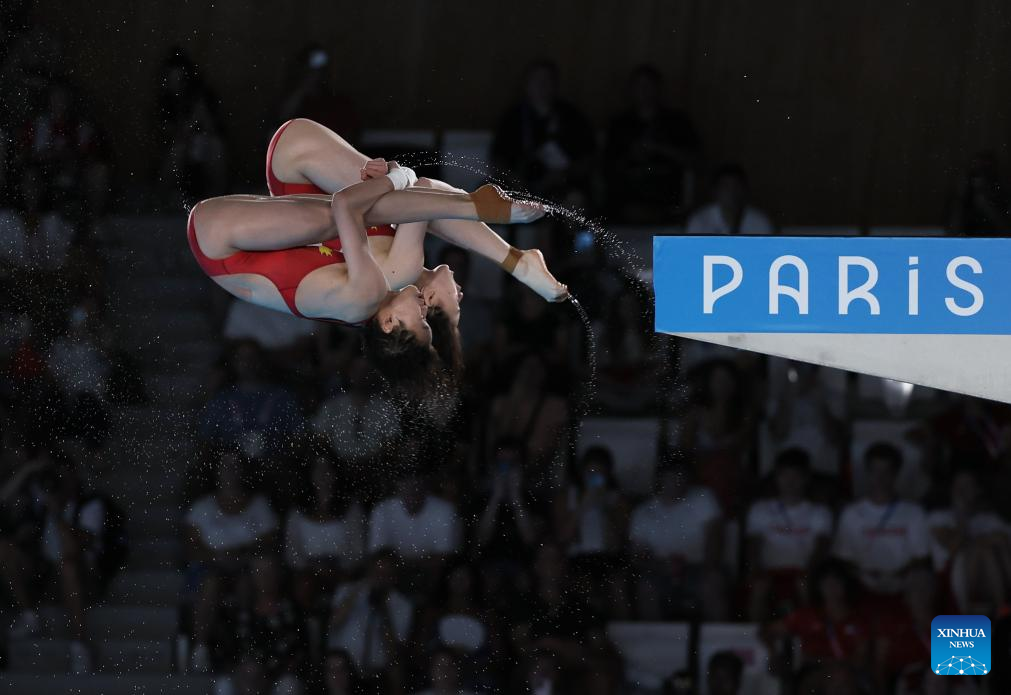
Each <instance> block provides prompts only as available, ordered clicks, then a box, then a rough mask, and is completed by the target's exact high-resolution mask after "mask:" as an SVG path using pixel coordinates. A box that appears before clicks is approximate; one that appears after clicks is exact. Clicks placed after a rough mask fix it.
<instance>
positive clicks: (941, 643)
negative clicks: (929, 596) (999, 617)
mask: <svg viewBox="0 0 1011 695" xmlns="http://www.w3.org/2000/svg"><path fill="white" fill-rule="evenodd" d="M930 634H931V636H930V661H931V666H933V670H934V673H936V674H938V675H939V676H983V675H986V674H987V673H990V667H991V664H992V662H991V661H990V619H989V618H987V617H986V616H985V615H939V616H937V617H936V618H934V620H933V621H932V622H931V623H930Z"/></svg>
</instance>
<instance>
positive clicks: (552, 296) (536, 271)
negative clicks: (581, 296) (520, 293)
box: [512, 249, 569, 302]
mask: <svg viewBox="0 0 1011 695" xmlns="http://www.w3.org/2000/svg"><path fill="white" fill-rule="evenodd" d="M521 253H522V255H521V256H520V259H519V261H517V262H516V268H515V269H514V270H513V271H512V274H513V277H515V278H516V279H517V280H519V281H520V282H522V283H523V284H524V285H526V286H527V287H529V288H530V289H532V290H533V291H534V292H536V293H537V294H539V295H540V296H541V297H543V298H544V299H546V300H548V301H549V302H561V301H564V300H565V299H567V298H568V297H569V288H568V287H566V286H565V285H563V284H562V283H560V282H558V280H556V279H555V276H554V275H552V274H551V272H550V271H549V270H548V264H547V263H545V262H544V254H542V253H541V252H540V251H539V250H538V249H529V250H527V251H523V252H521Z"/></svg>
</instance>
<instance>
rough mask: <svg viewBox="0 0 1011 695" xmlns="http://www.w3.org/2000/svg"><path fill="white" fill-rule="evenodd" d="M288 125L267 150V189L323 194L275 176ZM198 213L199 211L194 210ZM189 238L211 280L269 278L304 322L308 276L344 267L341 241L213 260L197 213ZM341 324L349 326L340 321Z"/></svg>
mask: <svg viewBox="0 0 1011 695" xmlns="http://www.w3.org/2000/svg"><path fill="white" fill-rule="evenodd" d="M290 123H291V121H288V122H287V123H285V124H284V125H282V126H281V127H280V128H278V129H277V132H276V133H274V137H273V138H271V140H270V146H269V147H268V148H267V188H268V189H270V194H271V195H272V196H283V195H296V194H306V193H321V194H325V193H326V191H323V190H321V189H320V188H317V187H316V186H315V185H314V184H311V183H285V182H284V181H281V180H280V179H278V178H277V177H276V176H274V172H273V168H272V166H271V160H272V159H273V157H274V148H275V147H276V146H277V141H278V139H279V138H280V137H281V133H283V132H284V129H285V128H287V127H288V125H289V124H290ZM194 210H195V208H194ZM367 234H368V235H369V236H394V235H395V234H396V230H395V229H394V228H393V227H391V226H389V225H382V226H380V227H369V228H368V230H367ZM186 236H187V238H188V239H189V243H190V250H191V251H192V252H193V256H194V258H196V259H197V264H198V265H199V266H200V267H201V268H202V269H203V271H204V272H205V273H207V275H208V277H218V276H221V275H238V274H242V273H253V274H255V275H262V276H263V277H265V278H267V279H268V280H269V281H270V282H271V283H273V285H274V286H275V287H277V290H278V291H279V292H280V293H281V297H282V298H284V303H285V304H286V305H287V306H288V309H289V310H290V311H291V313H292V314H294V315H295V316H299V317H302V318H312V317H308V316H304V315H303V314H302V312H300V311H299V310H298V308H297V307H296V306H295V292H297V291H298V285H299V283H301V282H302V280H303V279H304V278H305V276H306V275H308V274H309V273H311V272H312V271H314V270H316V269H318V268H322V267H324V266H328V265H333V264H335V263H344V254H343V253H341V242H340V239H331V240H329V241H326V242H324V243H323V244H321V245H320V246H299V247H296V248H292V249H280V250H277V251H236V252H235V253H233V254H232V255H231V256H228V257H227V258H209V257H208V256H206V255H205V254H204V252H203V251H202V250H201V249H200V244H198V243H197V233H196V225H195V221H194V219H193V212H192V211H191V212H190V218H189V222H188V224H187V229H186ZM314 320H318V321H335V320H333V319H314ZM336 322H337V323H346V322H344V321H336Z"/></svg>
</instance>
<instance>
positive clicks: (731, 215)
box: [686, 164, 776, 234]
mask: <svg viewBox="0 0 1011 695" xmlns="http://www.w3.org/2000/svg"><path fill="white" fill-rule="evenodd" d="M712 189H713V202H711V203H709V204H708V205H705V206H703V207H701V208H699V209H698V210H696V211H695V212H694V213H693V214H692V216H691V217H689V218H688V225H687V229H686V231H687V233H688V234H773V233H775V231H776V230H775V227H773V225H772V222H771V221H770V220H769V218H768V217H767V216H766V214H765V213H764V212H762V211H761V210H759V209H758V208H756V207H754V206H753V205H751V204H750V202H749V199H748V197H749V192H750V191H749V187H748V175H747V174H746V173H744V169H743V168H741V166H740V165H738V164H724V165H723V166H722V167H720V168H719V169H717V170H716V173H715V174H714V175H713V187H712Z"/></svg>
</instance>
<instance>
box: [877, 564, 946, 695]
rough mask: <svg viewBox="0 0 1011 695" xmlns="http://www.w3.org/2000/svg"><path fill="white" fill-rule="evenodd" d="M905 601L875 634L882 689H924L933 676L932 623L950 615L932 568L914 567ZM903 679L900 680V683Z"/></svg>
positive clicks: (906, 585) (904, 595)
mask: <svg viewBox="0 0 1011 695" xmlns="http://www.w3.org/2000/svg"><path fill="white" fill-rule="evenodd" d="M903 589H904V590H903V603H902V605H900V606H897V607H896V610H895V611H894V616H893V617H891V616H890V618H889V619H887V620H879V621H878V625H877V631H876V632H877V634H876V635H875V644H874V659H875V671H876V673H875V676H876V678H877V679H878V688H879V691H880V692H883V693H884V692H896V688H897V687H899V686H900V683H901V686H900V687H901V688H902V690H901V691H899V692H910V693H912V692H920V691H922V689H923V686H924V679H925V678H930V677H931V671H932V669H931V666H930V637H928V635H930V634H931V633H932V632H933V629H932V627H931V623H932V622H933V620H934V617H935V616H937V615H945V614H949V613H950V612H951V611H950V610H949V606H946V605H944V602H943V601H941V600H940V594H939V592H938V590H937V580H936V578H935V577H934V575H933V573H932V572H931V571H930V569H928V568H926V567H913V568H911V569H910V570H909V571H908V572H907V573H906V577H905V582H904V587H903ZM896 681H899V682H900V683H897V682H896Z"/></svg>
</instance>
